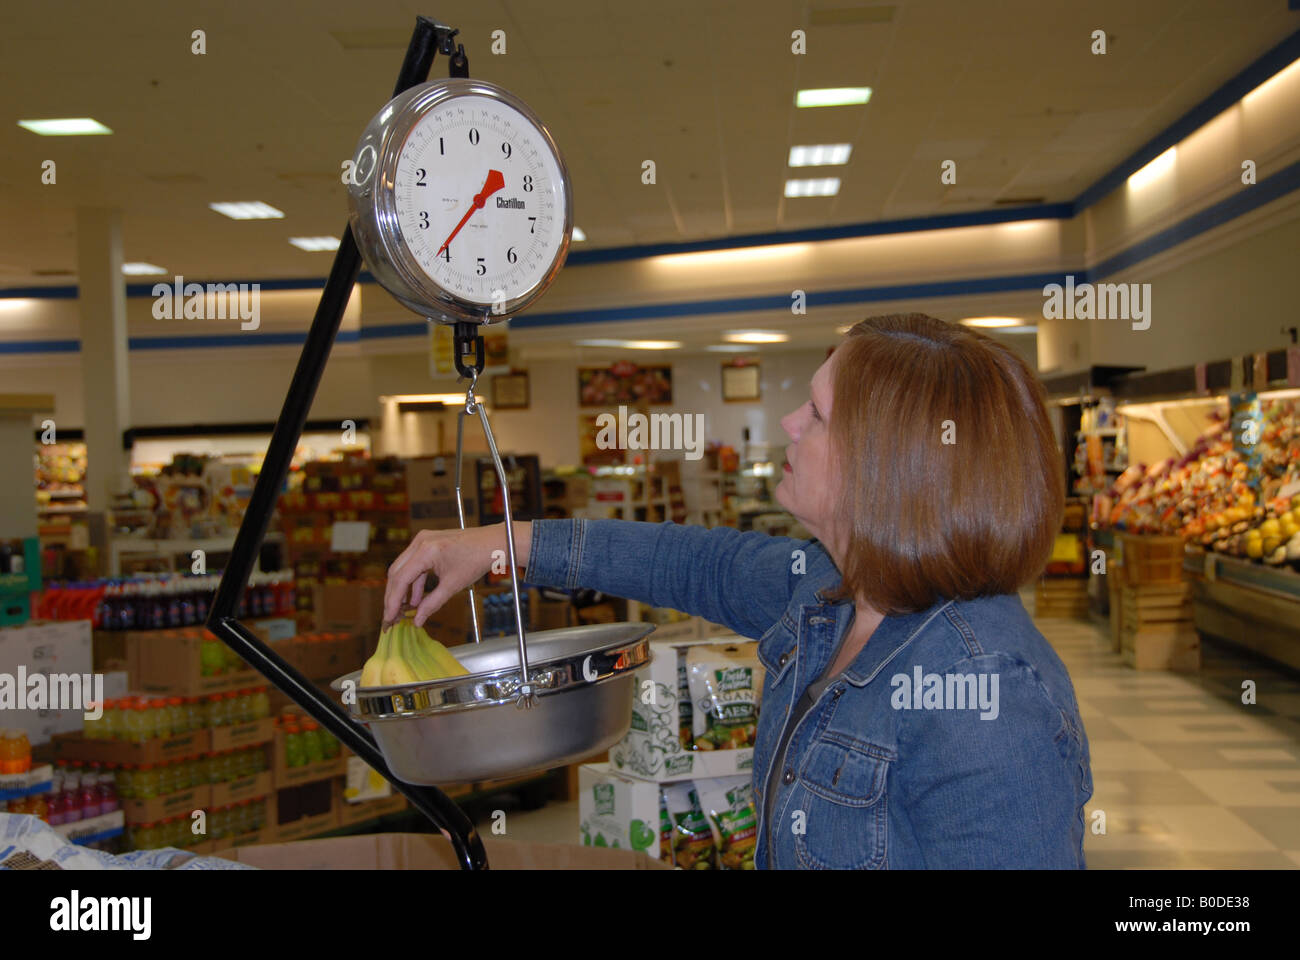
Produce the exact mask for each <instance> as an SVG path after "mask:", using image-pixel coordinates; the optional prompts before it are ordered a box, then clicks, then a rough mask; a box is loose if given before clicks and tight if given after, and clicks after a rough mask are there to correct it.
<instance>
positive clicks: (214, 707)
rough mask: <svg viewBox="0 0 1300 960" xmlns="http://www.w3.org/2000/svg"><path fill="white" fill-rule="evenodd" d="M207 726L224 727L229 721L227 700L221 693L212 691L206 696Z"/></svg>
mask: <svg viewBox="0 0 1300 960" xmlns="http://www.w3.org/2000/svg"><path fill="white" fill-rule="evenodd" d="M207 706H208V726H209V727H224V726H228V725H229V723H230V712H229V710H228V708H227V700H226V698H225V696H224V695H223V694H220V693H214V694H211V695H209V696H208V699H207Z"/></svg>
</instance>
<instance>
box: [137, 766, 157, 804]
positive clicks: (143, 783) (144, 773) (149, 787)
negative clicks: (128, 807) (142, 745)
mask: <svg viewBox="0 0 1300 960" xmlns="http://www.w3.org/2000/svg"><path fill="white" fill-rule="evenodd" d="M158 779H159V778H158V768H157V767H155V766H154V765H153V764H152V763H142V764H140V766H139V768H138V769H137V770H136V773H135V796H136V799H137V800H151V799H152V798H154V797H156V796H158V786H159V784H158Z"/></svg>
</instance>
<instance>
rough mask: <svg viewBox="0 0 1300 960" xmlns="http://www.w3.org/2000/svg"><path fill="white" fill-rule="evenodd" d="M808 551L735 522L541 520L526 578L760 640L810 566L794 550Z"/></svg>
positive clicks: (535, 527)
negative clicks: (712, 525) (662, 609)
mask: <svg viewBox="0 0 1300 960" xmlns="http://www.w3.org/2000/svg"><path fill="white" fill-rule="evenodd" d="M807 548H808V542H807V541H801V540H794V539H791V538H789V537H772V536H769V535H768V534H765V533H759V532H749V533H741V532H740V531H738V530H734V529H732V528H730V527H715V528H713V529H707V528H705V527H696V526H684V525H682V524H677V523H639V522H635V521H630V520H585V519H577V520H536V521H533V524H532V544H531V552H530V562H529V564H528V569H527V574H526V579H527V580H528V582H529V583H538V584H543V585H545V586H553V587H561V588H565V589H574V588H576V587H586V588H588V589H592V590H599V591H600V592H601V593H608V594H612V595H613V596H616V597H627V598H628V599H630V600H640V601H642V602H643V603H648V604H650V605H651V606H654V607H670V608H672V609H674V610H681V611H683V612H685V613H689V614H693V615H696V616H700V617H703V618H704V619H706V620H711V621H713V622H714V623H721V624H723V625H725V626H727V627H729V628H730V629H732V630H734V631H735V632H736V633H739V634H741V635H742V636H747V637H761V636H762V635H763V634H764V633H766V632H767V630H768V628H769V627H771V626H772V624H773V623H775V622H776V621H777V620H778V619H780V617H781V614H782V613H783V612H784V611H785V608H786V606H788V605H789V602H790V597H791V596H792V594H793V592H794V586H795V582H796V580H797V578H798V577H799V576H801V575H802V570H803V569H804V565H803V564H797V563H796V560H797V559H798V558H797V556H796V554H795V551H796V550H800V549H805V550H806V549H807ZM795 569H797V570H799V571H800V573H794V572H792V571H793V570H795Z"/></svg>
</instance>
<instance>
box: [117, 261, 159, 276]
mask: <svg viewBox="0 0 1300 960" xmlns="http://www.w3.org/2000/svg"><path fill="white" fill-rule="evenodd" d="M122 272H123V273H124V274H126V275H127V276H128V277H146V276H149V275H150V274H154V273H166V272H167V271H166V270H165V269H164V268H163V267H159V266H157V265H155V264H152V263H124V264H122Z"/></svg>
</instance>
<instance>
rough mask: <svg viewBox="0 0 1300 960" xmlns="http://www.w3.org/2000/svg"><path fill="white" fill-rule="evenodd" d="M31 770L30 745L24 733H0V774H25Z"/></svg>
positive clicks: (14, 731)
mask: <svg viewBox="0 0 1300 960" xmlns="http://www.w3.org/2000/svg"><path fill="white" fill-rule="evenodd" d="M31 768H32V745H31V743H30V742H28V740H27V733H26V731H24V730H20V729H17V728H15V729H12V730H4V731H0V773H26V772H27V771H28V770H30V769H31Z"/></svg>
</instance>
